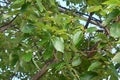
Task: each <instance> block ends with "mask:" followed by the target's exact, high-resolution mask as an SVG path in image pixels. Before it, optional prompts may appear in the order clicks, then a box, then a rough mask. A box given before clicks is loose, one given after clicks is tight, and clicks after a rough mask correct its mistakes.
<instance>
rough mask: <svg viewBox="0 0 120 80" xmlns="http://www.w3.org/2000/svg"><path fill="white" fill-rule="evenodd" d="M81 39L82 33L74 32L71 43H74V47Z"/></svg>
mask: <svg viewBox="0 0 120 80" xmlns="http://www.w3.org/2000/svg"><path fill="white" fill-rule="evenodd" d="M82 38H83V33H82V31H78V32H76V33H75V34H74V36H73V43H74V44H75V45H78V44H79V42H80V41H81V40H82Z"/></svg>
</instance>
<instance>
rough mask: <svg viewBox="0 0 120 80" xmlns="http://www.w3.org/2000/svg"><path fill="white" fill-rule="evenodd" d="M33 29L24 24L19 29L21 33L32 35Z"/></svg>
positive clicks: (33, 27)
mask: <svg viewBox="0 0 120 80" xmlns="http://www.w3.org/2000/svg"><path fill="white" fill-rule="evenodd" d="M34 29H35V26H33V25H31V24H26V25H24V26H23V27H22V28H21V31H22V32H23V33H32V32H33V31H34Z"/></svg>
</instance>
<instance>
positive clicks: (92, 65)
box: [88, 61, 101, 71]
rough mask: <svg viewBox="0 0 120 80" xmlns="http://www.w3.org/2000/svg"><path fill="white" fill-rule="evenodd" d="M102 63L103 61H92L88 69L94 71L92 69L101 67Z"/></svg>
mask: <svg viewBox="0 0 120 80" xmlns="http://www.w3.org/2000/svg"><path fill="white" fill-rule="evenodd" d="M100 65H101V63H100V62H98V61H96V62H94V63H92V64H91V65H90V66H89V68H88V71H92V70H94V69H96V68H98V67H100Z"/></svg>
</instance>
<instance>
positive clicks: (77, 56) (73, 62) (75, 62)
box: [72, 55, 81, 66]
mask: <svg viewBox="0 0 120 80" xmlns="http://www.w3.org/2000/svg"><path fill="white" fill-rule="evenodd" d="M80 64H81V59H80V56H79V55H75V57H74V58H73V61H72V66H78V65H80Z"/></svg>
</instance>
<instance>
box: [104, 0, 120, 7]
mask: <svg viewBox="0 0 120 80" xmlns="http://www.w3.org/2000/svg"><path fill="white" fill-rule="evenodd" d="M103 4H107V5H118V4H120V1H119V0H107V1H105V2H103ZM118 6H120V5H118Z"/></svg>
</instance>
